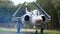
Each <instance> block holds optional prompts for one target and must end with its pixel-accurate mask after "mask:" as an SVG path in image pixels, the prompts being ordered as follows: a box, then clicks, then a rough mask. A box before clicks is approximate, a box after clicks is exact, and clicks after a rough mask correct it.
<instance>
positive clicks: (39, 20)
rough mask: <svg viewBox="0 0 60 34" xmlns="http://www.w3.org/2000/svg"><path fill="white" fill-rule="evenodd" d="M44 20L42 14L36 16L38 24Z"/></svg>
mask: <svg viewBox="0 0 60 34" xmlns="http://www.w3.org/2000/svg"><path fill="white" fill-rule="evenodd" d="M41 22H42V18H41V16H37V17H36V24H40V23H41Z"/></svg>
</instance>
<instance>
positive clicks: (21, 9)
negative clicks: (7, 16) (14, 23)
mask: <svg viewBox="0 0 60 34" xmlns="http://www.w3.org/2000/svg"><path fill="white" fill-rule="evenodd" d="M25 3H26V2H24V3H23V4H22V5H21V6H19V8H18V9H17V10H16V12H15V13H14V14H13V15H12V16H13V17H21V16H22V15H24V14H25V13H26V11H25V8H24V5H25Z"/></svg>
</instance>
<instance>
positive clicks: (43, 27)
mask: <svg viewBox="0 0 60 34" xmlns="http://www.w3.org/2000/svg"><path fill="white" fill-rule="evenodd" d="M44 29H45V23H41V31H40V34H43V31H44ZM36 34H38V28H37V26H36Z"/></svg>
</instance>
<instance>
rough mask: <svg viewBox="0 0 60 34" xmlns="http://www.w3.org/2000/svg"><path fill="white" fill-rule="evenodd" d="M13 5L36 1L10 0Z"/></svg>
mask: <svg viewBox="0 0 60 34" xmlns="http://www.w3.org/2000/svg"><path fill="white" fill-rule="evenodd" d="M11 1H12V2H13V3H14V4H15V5H18V4H22V3H24V2H25V1H26V2H28V3H30V2H33V1H34V2H36V0H11Z"/></svg>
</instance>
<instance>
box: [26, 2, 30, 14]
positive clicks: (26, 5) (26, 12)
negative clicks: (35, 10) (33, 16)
mask: <svg viewBox="0 0 60 34" xmlns="http://www.w3.org/2000/svg"><path fill="white" fill-rule="evenodd" d="M25 6H26V7H25V9H26V13H29V12H28V9H27V3H26V4H25Z"/></svg>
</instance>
